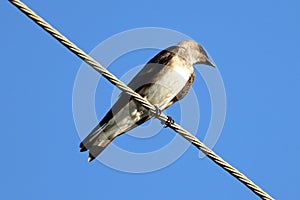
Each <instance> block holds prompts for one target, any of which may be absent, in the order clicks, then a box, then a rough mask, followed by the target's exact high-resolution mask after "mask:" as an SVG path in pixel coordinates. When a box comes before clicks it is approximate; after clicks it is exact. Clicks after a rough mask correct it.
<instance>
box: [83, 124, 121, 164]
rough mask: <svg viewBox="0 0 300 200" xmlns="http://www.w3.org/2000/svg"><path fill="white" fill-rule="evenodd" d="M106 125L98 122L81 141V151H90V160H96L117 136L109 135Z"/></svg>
mask: <svg viewBox="0 0 300 200" xmlns="http://www.w3.org/2000/svg"><path fill="white" fill-rule="evenodd" d="M105 127H106V125H105V126H104V127H100V125H99V124H98V125H97V126H96V127H95V128H94V129H93V130H92V132H91V133H90V134H89V135H88V136H87V137H86V138H85V139H84V140H83V141H82V142H81V143H80V152H84V151H87V150H88V151H89V158H88V161H89V162H91V161H92V160H94V159H95V158H96V157H97V156H98V155H99V154H100V153H101V152H102V151H103V150H104V149H105V148H106V147H107V146H108V145H109V143H111V142H112V141H113V139H114V138H115V137H109V136H108V134H106V133H105V131H104V130H105Z"/></svg>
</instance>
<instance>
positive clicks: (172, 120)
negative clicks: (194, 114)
mask: <svg viewBox="0 0 300 200" xmlns="http://www.w3.org/2000/svg"><path fill="white" fill-rule="evenodd" d="M167 117H168V119H167V121H166V122H165V123H164V124H165V125H164V128H167V127H170V126H171V124H174V123H175V121H174V119H173V118H172V117H170V116H167Z"/></svg>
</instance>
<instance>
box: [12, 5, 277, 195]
mask: <svg viewBox="0 0 300 200" xmlns="http://www.w3.org/2000/svg"><path fill="white" fill-rule="evenodd" d="M9 2H11V3H12V4H13V5H14V6H16V7H17V8H18V9H19V10H20V11H22V12H23V13H24V14H25V15H27V16H28V17H29V18H30V19H32V20H33V21H34V22H35V23H37V24H38V25H39V26H40V27H42V28H43V29H44V30H45V31H47V32H48V33H49V34H50V35H52V36H53V37H54V38H55V39H56V40H58V41H59V42H60V43H61V44H63V45H64V46H65V47H66V48H68V49H69V50H70V51H72V52H73V53H74V54H75V55H77V56H78V57H79V58H81V59H82V60H83V61H84V62H86V63H87V64H88V65H90V66H91V67H93V68H94V69H95V70H96V71H98V72H99V73H100V74H101V75H102V76H104V77H105V78H106V79H107V80H108V81H109V82H111V83H112V84H114V85H115V86H117V87H118V88H119V89H120V90H121V91H123V92H126V93H127V94H129V95H131V96H132V97H133V98H134V99H135V100H136V101H138V102H139V103H141V104H142V105H143V106H144V107H145V108H147V109H149V111H150V112H151V113H152V114H154V117H156V118H157V119H159V120H160V121H161V122H162V123H163V124H167V126H168V127H170V128H171V129H173V130H174V131H175V132H177V133H179V134H180V135H181V136H182V137H184V138H185V139H186V140H188V141H189V142H191V143H192V144H193V145H194V146H196V147H197V148H198V149H199V150H201V151H202V152H203V153H204V154H206V155H207V156H208V157H209V158H210V159H211V160H212V161H214V162H215V163H216V164H218V165H219V166H220V167H222V168H223V169H224V170H226V171H227V172H228V173H230V174H231V175H232V176H234V177H235V178H237V179H238V180H239V181H240V182H242V183H243V184H244V185H246V186H247V187H248V188H249V189H250V190H252V191H253V192H254V193H255V194H256V195H257V196H259V197H260V198H261V199H265V200H271V199H273V198H272V197H271V196H270V195H268V194H267V193H266V192H264V191H263V190H262V189H261V188H260V187H259V186H257V185H256V184H255V183H253V182H252V181H251V180H250V179H249V178H247V177H246V176H245V175H244V174H242V173H241V172H239V171H238V170H237V169H235V168H234V167H233V166H231V165H230V164H229V163H227V162H226V161H224V160H223V159H222V158H221V157H220V156H218V155H217V154H216V153H214V152H213V151H212V150H211V149H209V148H208V147H207V146H206V145H205V144H204V143H202V142H201V141H199V140H198V139H197V138H196V137H195V136H193V135H192V134H190V133H189V132H188V131H186V130H185V129H183V128H182V127H181V126H180V125H178V124H176V123H175V122H174V123H169V121H168V120H169V119H168V117H167V116H166V115H165V114H164V113H161V112H159V113H158V112H157V108H156V107H155V106H153V105H152V104H151V103H150V102H149V101H148V100H147V99H145V98H143V97H141V96H140V95H139V94H137V93H136V92H134V91H133V90H132V89H131V88H129V87H128V86H127V85H125V84H124V83H123V82H122V81H120V80H119V79H118V78H117V77H115V76H114V75H113V74H111V73H110V72H109V71H108V70H106V69H105V68H104V67H103V66H102V65H101V64H99V63H98V62H97V61H95V60H94V59H93V58H92V57H91V56H89V55H88V54H86V53H85V52H84V51H82V50H81V49H80V48H78V47H77V46H76V45H75V44H73V43H72V42H71V41H69V40H68V39H67V38H66V37H65V36H63V35H62V34H61V33H59V32H58V31H57V30H56V29H54V28H53V27H52V26H51V25H50V24H48V23H47V22H46V21H45V20H43V19H42V18H41V17H40V16H38V15H37V14H36V13H35V12H33V11H32V10H31V9H30V8H28V7H27V6H26V5H25V4H24V3H22V2H21V1H19V0H9Z"/></svg>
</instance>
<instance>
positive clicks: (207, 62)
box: [204, 58, 216, 67]
mask: <svg viewBox="0 0 300 200" xmlns="http://www.w3.org/2000/svg"><path fill="white" fill-rule="evenodd" d="M204 65H209V66H211V67H216V64H215V63H214V62H213V61H212V60H211V59H210V58H207V59H206V62H205V63H204Z"/></svg>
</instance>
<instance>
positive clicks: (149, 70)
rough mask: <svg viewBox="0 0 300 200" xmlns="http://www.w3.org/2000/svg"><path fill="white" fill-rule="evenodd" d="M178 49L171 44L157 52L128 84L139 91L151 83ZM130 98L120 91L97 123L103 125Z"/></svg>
mask: <svg viewBox="0 0 300 200" xmlns="http://www.w3.org/2000/svg"><path fill="white" fill-rule="evenodd" d="M178 50H179V47H177V46H172V47H169V48H167V49H165V50H163V51H161V52H160V53H158V54H157V55H156V56H155V57H153V58H152V59H151V60H150V61H149V62H148V63H147V64H146V65H145V67H144V68H143V69H142V70H141V71H140V72H139V73H138V74H137V75H136V76H135V77H134V78H133V79H132V80H131V82H130V83H129V84H128V86H129V87H130V88H131V89H133V90H134V91H135V92H137V93H139V91H140V90H141V89H142V88H143V87H146V86H147V85H148V84H152V82H153V81H152V80H153V78H154V77H156V75H157V74H158V73H159V72H160V71H161V70H162V68H163V67H164V66H165V65H167V64H168V62H169V61H170V60H171V59H172V58H173V57H174V55H176V53H177V52H178ZM130 98H131V97H130V95H128V94H126V93H124V92H122V93H121V95H120V97H119V99H118V100H117V102H116V103H115V104H114V105H113V107H112V108H111V109H110V110H109V111H108V112H107V113H106V115H105V116H104V117H103V118H102V120H101V121H100V122H99V125H100V126H103V125H104V124H106V123H107V122H109V120H111V119H112V118H113V115H114V114H116V113H118V112H119V111H120V110H121V109H122V108H123V107H124V106H125V105H126V104H127V103H128V102H129V101H130Z"/></svg>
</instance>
